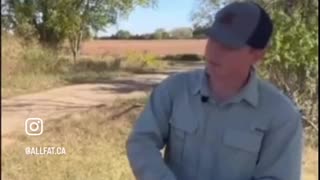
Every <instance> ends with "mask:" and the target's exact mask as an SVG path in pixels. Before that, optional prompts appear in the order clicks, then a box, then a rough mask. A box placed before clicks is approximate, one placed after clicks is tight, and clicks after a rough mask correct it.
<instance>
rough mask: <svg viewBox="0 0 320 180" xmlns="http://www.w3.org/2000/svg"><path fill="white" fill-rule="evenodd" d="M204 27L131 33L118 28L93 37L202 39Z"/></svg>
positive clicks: (104, 38)
mask: <svg viewBox="0 0 320 180" xmlns="http://www.w3.org/2000/svg"><path fill="white" fill-rule="evenodd" d="M205 29H206V28H205V27H194V28H189V27H180V28H175V29H173V30H171V31H166V30H165V29H163V28H159V29H156V30H155V31H154V32H153V33H145V34H132V33H130V31H127V30H118V31H117V32H116V33H115V34H113V35H111V36H102V37H96V38H95V39H103V40H107V39H131V40H152V39H158V40H159V39H202V38H205V37H206V35H205Z"/></svg>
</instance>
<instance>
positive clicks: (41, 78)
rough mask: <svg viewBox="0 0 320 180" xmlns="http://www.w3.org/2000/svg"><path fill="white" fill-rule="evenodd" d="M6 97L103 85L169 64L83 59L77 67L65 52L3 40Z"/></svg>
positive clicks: (130, 57)
mask: <svg viewBox="0 0 320 180" xmlns="http://www.w3.org/2000/svg"><path fill="white" fill-rule="evenodd" d="M2 37H3V38H2V44H3V46H2V48H1V52H2V57H3V58H2V60H1V61H2V72H1V73H2V79H1V81H2V97H4V98H7V97H12V96H17V95H21V94H25V93H32V92H38V91H43V90H46V89H50V88H54V87H60V86H64V85H68V84H78V83H100V82H104V81H106V80H110V79H112V78H113V77H115V76H126V75H130V74H132V73H137V72H155V71H157V70H162V69H163V68H165V66H166V62H164V61H161V60H160V59H159V58H158V57H157V56H155V55H153V54H151V53H138V52H129V53H128V54H126V55H124V56H121V57H120V56H117V57H115V56H114V57H111V56H90V57H84V56H83V57H80V58H79V59H78V61H77V62H76V63H73V62H72V60H71V59H72V57H70V56H67V55H65V53H64V52H63V51H62V50H61V51H58V50H56V51H53V50H50V49H45V48H43V47H41V46H40V45H39V44H37V43H29V44H26V43H25V42H23V41H22V40H21V39H19V38H17V37H14V36H10V35H3V36H2Z"/></svg>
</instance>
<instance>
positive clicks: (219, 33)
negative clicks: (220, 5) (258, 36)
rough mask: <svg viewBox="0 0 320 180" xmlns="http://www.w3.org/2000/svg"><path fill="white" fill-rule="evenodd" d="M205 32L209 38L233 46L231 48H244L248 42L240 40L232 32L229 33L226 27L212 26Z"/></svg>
mask: <svg viewBox="0 0 320 180" xmlns="http://www.w3.org/2000/svg"><path fill="white" fill-rule="evenodd" d="M205 34H206V35H207V36H208V37H209V38H213V39H215V40H216V41H218V42H220V43H222V44H224V45H226V46H228V47H231V48H236V49H238V48H243V47H246V46H247V44H246V42H245V41H244V40H240V39H238V38H237V37H235V36H234V35H233V34H232V33H229V32H228V30H227V29H225V28H224V27H220V26H219V27H217V26H212V27H211V28H209V29H207V30H206V31H205Z"/></svg>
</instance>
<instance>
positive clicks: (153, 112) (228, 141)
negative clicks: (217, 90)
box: [127, 69, 303, 180]
mask: <svg viewBox="0 0 320 180" xmlns="http://www.w3.org/2000/svg"><path fill="white" fill-rule="evenodd" d="M208 78H209V77H208V76H207V75H206V73H205V70H203V69H202V70H194V71H190V72H183V73H178V74H175V75H172V76H170V77H169V78H167V79H166V80H164V81H163V82H162V83H161V84H160V85H158V86H157V87H156V88H155V89H154V90H153V91H152V93H151V96H150V99H149V101H148V103H147V105H146V107H145V109H144V111H143V112H142V113H141V115H140V117H139V118H138V120H137V122H136V124H135V126H134V128H133V131H132V133H131V135H130V136H129V139H128V141H127V155H128V159H129V162H130V165H131V168H132V170H133V173H134V175H135V177H136V178H137V179H138V180H300V174H301V163H302V162H301V156H302V145H303V129H302V122H301V116H300V113H299V111H298V109H297V108H296V107H295V106H294V105H293V103H292V102H291V101H290V100H289V99H288V98H287V97H286V96H285V95H283V94H282V93H281V92H280V91H279V90H278V89H276V88H275V87H274V86H272V85H271V84H270V83H268V82H266V81H264V80H261V79H259V78H258V77H257V75H256V72H255V70H254V69H253V70H252V71H251V75H250V78H249V81H248V83H247V85H246V86H245V87H244V88H243V89H242V90H241V92H240V93H239V94H238V95H237V96H234V97H233V98H231V99H230V100H229V101H227V102H225V103H223V104H220V103H217V102H216V101H215V100H214V97H213V96H212V95H211V94H212V93H210V90H209V86H208ZM203 96H208V97H209V98H208V102H202V101H201V97H203ZM164 147H165V155H164V158H162V156H161V153H160V150H161V149H162V148H164Z"/></svg>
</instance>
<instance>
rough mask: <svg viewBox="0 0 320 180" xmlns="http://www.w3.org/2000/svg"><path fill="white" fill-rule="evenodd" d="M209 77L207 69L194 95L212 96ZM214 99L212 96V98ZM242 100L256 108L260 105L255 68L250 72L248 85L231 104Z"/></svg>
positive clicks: (195, 87) (198, 79)
mask: <svg viewBox="0 0 320 180" xmlns="http://www.w3.org/2000/svg"><path fill="white" fill-rule="evenodd" d="M208 79H209V75H208V73H207V71H206V69H203V70H202V71H201V73H199V74H198V77H197V79H196V82H195V86H194V88H193V94H194V95H197V94H201V95H203V96H208V97H209V96H211V95H210V89H209V86H208ZM211 97H212V96H211ZM241 100H245V101H247V102H248V103H249V104H251V105H252V106H254V107H256V106H257V105H258V103H259V91H258V77H257V73H256V69H255V68H254V67H253V68H252V69H251V71H250V76H249V80H248V83H247V84H246V85H245V86H244V87H243V88H242V89H241V90H240V92H239V93H238V94H237V95H236V96H234V97H233V98H231V99H230V100H229V101H227V102H226V103H229V102H240V101H241Z"/></svg>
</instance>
